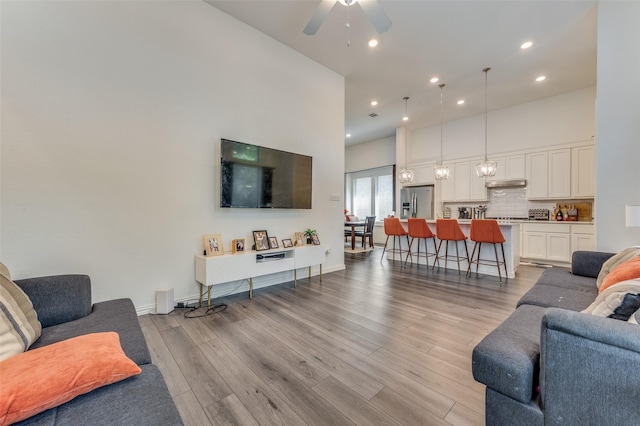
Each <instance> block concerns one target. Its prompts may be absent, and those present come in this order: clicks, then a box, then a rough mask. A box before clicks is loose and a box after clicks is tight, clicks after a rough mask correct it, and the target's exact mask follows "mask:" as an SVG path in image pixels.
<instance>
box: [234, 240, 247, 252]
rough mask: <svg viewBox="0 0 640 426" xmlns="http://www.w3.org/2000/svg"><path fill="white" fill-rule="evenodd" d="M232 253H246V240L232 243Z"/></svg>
mask: <svg viewBox="0 0 640 426" xmlns="http://www.w3.org/2000/svg"><path fill="white" fill-rule="evenodd" d="M231 244H232V246H231V252H232V253H242V252H243V251H244V238H238V239H235V240H233V241H232V242H231Z"/></svg>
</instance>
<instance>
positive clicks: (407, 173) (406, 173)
mask: <svg viewBox="0 0 640 426" xmlns="http://www.w3.org/2000/svg"><path fill="white" fill-rule="evenodd" d="M398 178H399V179H400V183H411V182H413V172H412V171H411V170H409V169H402V170H400V174H399V175H398Z"/></svg>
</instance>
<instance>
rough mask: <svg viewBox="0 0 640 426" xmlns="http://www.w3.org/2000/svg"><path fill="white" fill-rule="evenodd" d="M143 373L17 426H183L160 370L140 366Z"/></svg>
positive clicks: (78, 398)
mask: <svg viewBox="0 0 640 426" xmlns="http://www.w3.org/2000/svg"><path fill="white" fill-rule="evenodd" d="M141 368H142V373H140V374H139V375H137V376H134V377H130V378H128V379H126V380H123V381H121V382H118V383H114V384H111V385H108V386H104V387H101V388H98V389H96V390H94V391H92V392H89V393H87V394H84V395H80V396H79V397H77V398H75V399H72V400H71V401H69V402H67V403H66V404H63V405H61V406H59V407H56V408H52V409H50V410H47V411H45V412H43V413H40V414H38V415H36V416H33V417H31V418H29V419H27V420H24V421H22V422H20V423H16V425H20V426H26V425H29V426H54V425H92V426H112V425H154V426H156V425H171V426H173V425H182V424H183V423H182V419H181V418H180V414H179V413H178V410H177V409H176V406H175V405H174V403H173V401H172V399H171V395H170V394H169V390H168V389H167V385H166V384H165V382H164V379H163V378H162V374H161V373H160V370H158V368H157V367H156V366H155V365H153V364H147V365H143V366H141Z"/></svg>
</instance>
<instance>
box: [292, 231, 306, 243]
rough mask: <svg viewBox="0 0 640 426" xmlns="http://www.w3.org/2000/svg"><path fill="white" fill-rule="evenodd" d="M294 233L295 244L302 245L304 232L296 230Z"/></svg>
mask: <svg viewBox="0 0 640 426" xmlns="http://www.w3.org/2000/svg"><path fill="white" fill-rule="evenodd" d="M294 235H295V238H296V242H295V245H296V246H303V245H304V234H303V233H302V232H296V233H295V234H294Z"/></svg>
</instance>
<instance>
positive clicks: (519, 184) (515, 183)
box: [485, 179, 527, 188]
mask: <svg viewBox="0 0 640 426" xmlns="http://www.w3.org/2000/svg"><path fill="white" fill-rule="evenodd" d="M485 186H486V187H487V188H524V187H526V186H527V180H526V179H510V180H488V181H487V182H486V183H485Z"/></svg>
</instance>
